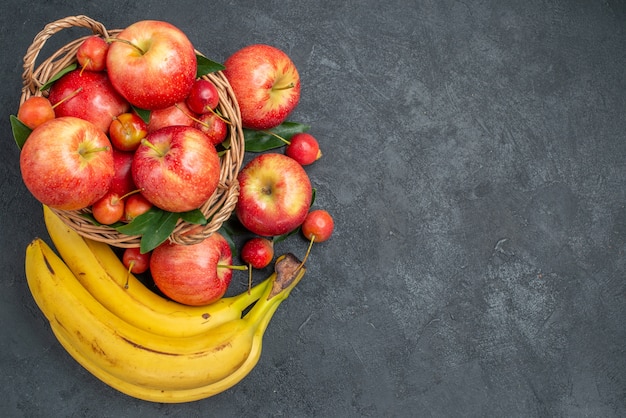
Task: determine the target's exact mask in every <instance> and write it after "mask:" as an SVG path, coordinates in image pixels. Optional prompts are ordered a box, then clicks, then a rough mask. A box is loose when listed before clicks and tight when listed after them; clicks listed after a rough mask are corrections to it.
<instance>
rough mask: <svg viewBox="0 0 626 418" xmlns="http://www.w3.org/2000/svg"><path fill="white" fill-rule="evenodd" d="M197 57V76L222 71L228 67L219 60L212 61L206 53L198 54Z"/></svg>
mask: <svg viewBox="0 0 626 418" xmlns="http://www.w3.org/2000/svg"><path fill="white" fill-rule="evenodd" d="M196 59H197V70H196V78H199V77H202V76H203V75H207V74H210V73H214V72H216V71H222V70H224V69H225V68H226V67H224V66H223V65H222V64H220V63H219V62H215V61H211V60H210V59H208V58H207V57H205V56H204V55H198V54H196Z"/></svg>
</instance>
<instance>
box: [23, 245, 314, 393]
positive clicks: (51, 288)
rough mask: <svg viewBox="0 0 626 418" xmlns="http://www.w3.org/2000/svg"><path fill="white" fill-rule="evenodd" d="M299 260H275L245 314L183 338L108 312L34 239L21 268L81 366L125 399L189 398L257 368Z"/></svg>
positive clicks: (292, 284)
mask: <svg viewBox="0 0 626 418" xmlns="http://www.w3.org/2000/svg"><path fill="white" fill-rule="evenodd" d="M299 263H300V262H299V261H298V260H297V259H296V258H295V257H294V256H293V255H290V254H288V255H286V256H283V257H280V258H279V259H278V260H277V262H276V272H275V273H274V274H272V276H271V277H270V283H269V285H268V286H267V287H266V289H265V292H264V294H263V295H262V297H261V298H260V299H259V301H258V302H257V303H256V304H255V305H254V306H253V307H252V309H251V310H250V311H249V313H248V314H246V316H245V317H244V318H241V319H235V320H233V321H230V322H228V323H224V324H222V325H220V326H218V327H215V328H213V329H211V330H210V331H207V332H206V333H204V334H201V335H197V336H193V337H185V338H171V337H164V336H161V335H155V334H151V333H149V332H146V331H145V330H142V329H139V328H136V327H134V326H132V325H130V324H128V323H127V322H125V321H123V320H122V319H120V318H119V317H117V316H115V315H114V314H113V313H111V312H110V311H108V310H107V309H106V308H105V307H104V306H103V305H101V304H100V303H99V302H98V301H97V300H95V299H94V298H93V297H92V296H91V294H90V293H89V292H87V291H86V290H85V289H84V288H83V287H82V285H81V284H80V283H79V282H78V281H77V279H76V277H75V276H74V275H73V274H72V272H71V271H70V270H69V268H68V267H67V265H66V264H65V263H64V262H63V260H62V259H61V258H60V257H58V256H57V255H56V253H54V252H53V251H52V250H51V248H50V247H49V246H48V245H47V244H46V243H45V242H44V241H42V240H41V239H35V240H33V242H31V244H29V246H28V247H27V249H26V265H25V267H26V277H27V281H28V285H29V287H30V290H31V293H32V295H33V298H34V299H35V301H36V303H37V305H38V306H39V308H40V309H41V310H42V312H43V313H44V315H45V316H46V318H47V319H48V320H49V321H50V324H51V327H52V330H53V332H54V333H55V335H56V336H57V338H58V339H59V341H60V342H61V344H62V345H63V346H64V347H65V348H66V349H67V351H68V352H69V354H70V355H72V356H73V357H74V359H75V360H76V361H78V362H79V363H80V364H81V365H83V367H85V368H86V369H87V370H89V371H90V372H91V373H92V374H94V375H95V376H96V377H98V378H99V379H101V380H102V381H104V382H105V383H107V384H109V385H110V386H111V387H113V388H115V389H117V390H119V391H121V392H123V393H126V394H128V395H130V396H133V397H137V398H140V399H145V400H149V401H154V402H188V401H192V400H197V399H202V398H206V397H208V396H212V395H215V394H217V393H219V392H221V391H223V390H226V389H228V388H229V387H231V386H233V385H234V384H236V383H237V382H239V381H240V380H241V379H243V378H244V377H245V376H246V375H247V374H248V373H249V372H250V371H251V370H252V368H253V367H254V366H255V365H256V363H257V361H258V358H259V356H260V351H261V342H262V338H263V333H264V331H265V329H266V327H267V325H268V324H269V321H270V319H271V317H272V315H273V314H274V312H275V310H276V309H277V308H278V305H279V304H280V303H281V302H282V301H283V300H284V299H286V298H287V296H288V295H289V293H290V292H291V290H292V289H293V288H294V287H295V285H296V284H297V283H298V282H299V281H300V279H301V278H302V276H303V275H304V272H305V269H304V268H300V269H298V268H297V267H298V266H299Z"/></svg>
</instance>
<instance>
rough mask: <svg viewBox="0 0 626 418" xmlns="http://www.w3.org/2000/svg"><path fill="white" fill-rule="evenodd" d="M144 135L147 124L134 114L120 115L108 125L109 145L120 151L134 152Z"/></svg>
mask: <svg viewBox="0 0 626 418" xmlns="http://www.w3.org/2000/svg"><path fill="white" fill-rule="evenodd" d="M146 135H148V124H147V123H146V122H144V120H143V119H141V117H139V115H137V114H136V113H132V112H127V113H122V114H121V115H118V116H116V117H115V118H113V121H112V122H111V125H109V138H110V139H111V144H112V145H113V146H114V147H115V148H116V149H118V150H120V151H135V150H136V149H137V148H139V144H141V140H142V139H143V138H145V137H146Z"/></svg>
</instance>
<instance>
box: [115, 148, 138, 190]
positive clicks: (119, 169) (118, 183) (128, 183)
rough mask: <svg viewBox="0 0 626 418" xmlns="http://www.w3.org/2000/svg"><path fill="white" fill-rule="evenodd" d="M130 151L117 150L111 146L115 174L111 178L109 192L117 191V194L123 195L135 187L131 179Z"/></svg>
mask: <svg viewBox="0 0 626 418" xmlns="http://www.w3.org/2000/svg"><path fill="white" fill-rule="evenodd" d="M134 155H135V154H134V153H132V152H125V151H119V150H117V149H115V147H113V166H114V167H115V175H113V180H111V186H110V187H109V192H111V193H117V195H118V196H124V195H125V194H127V193H129V192H132V191H133V190H135V189H137V187H135V182H134V181H133V173H132V171H131V166H132V162H133V156H134Z"/></svg>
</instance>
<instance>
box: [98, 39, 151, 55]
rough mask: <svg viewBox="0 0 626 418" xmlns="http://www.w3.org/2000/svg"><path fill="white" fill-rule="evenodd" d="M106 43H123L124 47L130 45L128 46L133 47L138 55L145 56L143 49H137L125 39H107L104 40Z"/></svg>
mask: <svg viewBox="0 0 626 418" xmlns="http://www.w3.org/2000/svg"><path fill="white" fill-rule="evenodd" d="M106 41H107V42H108V43H111V42H121V43H123V44H126V45H130V46H132V47H133V48H135V49H136V50H137V51H139V53H140V54H141V55H143V54H145V53H146V51H144V50H143V49H141V48H139V47H138V46H137V45H135V44H134V43H132V42H130V41H127V40H126V39H120V38H107V39H106Z"/></svg>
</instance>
